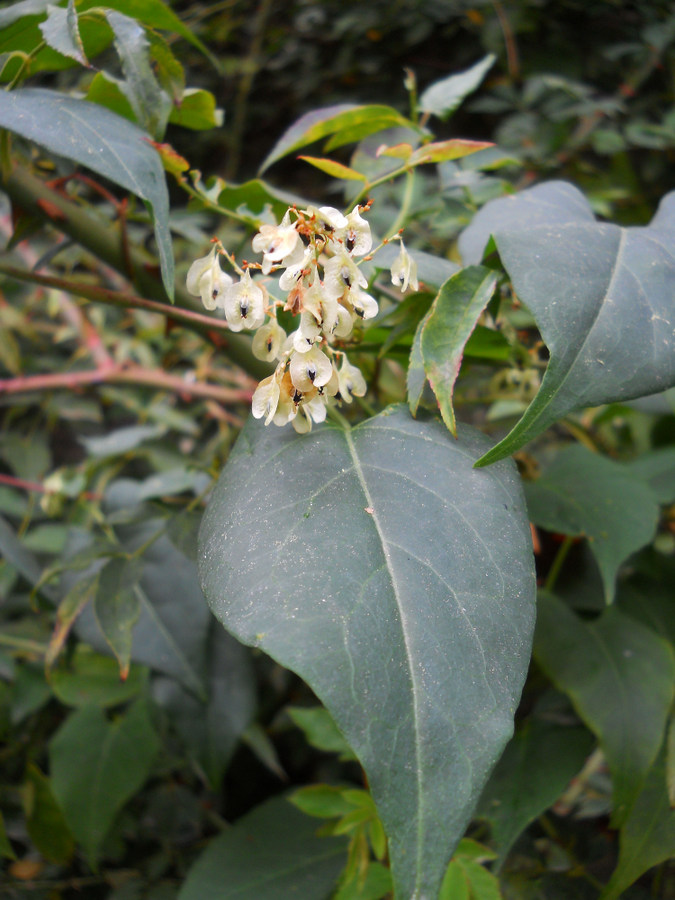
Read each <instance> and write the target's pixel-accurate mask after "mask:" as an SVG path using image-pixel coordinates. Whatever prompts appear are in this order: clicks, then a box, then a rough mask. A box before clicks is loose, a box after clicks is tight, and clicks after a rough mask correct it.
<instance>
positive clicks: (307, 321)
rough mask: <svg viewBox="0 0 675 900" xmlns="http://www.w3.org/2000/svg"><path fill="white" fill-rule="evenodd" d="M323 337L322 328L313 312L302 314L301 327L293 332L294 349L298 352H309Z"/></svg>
mask: <svg viewBox="0 0 675 900" xmlns="http://www.w3.org/2000/svg"><path fill="white" fill-rule="evenodd" d="M320 338H321V328H320V327H319V324H318V322H317V321H316V319H315V318H314V316H313V315H312V313H311V312H303V313H302V315H301V316H300V327H299V328H298V330H297V331H294V332H293V349H294V350H297V352H298V353H308V352H309V351H310V350H311V349H312V347H313V346H314V344H315V343H316V342H317V341H318V340H319V339H320Z"/></svg>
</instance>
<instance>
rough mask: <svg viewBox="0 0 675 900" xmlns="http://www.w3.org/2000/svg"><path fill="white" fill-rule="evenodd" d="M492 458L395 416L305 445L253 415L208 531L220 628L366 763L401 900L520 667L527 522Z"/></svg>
mask: <svg viewBox="0 0 675 900" xmlns="http://www.w3.org/2000/svg"><path fill="white" fill-rule="evenodd" d="M485 445H486V441H485V438H484V437H483V436H482V435H480V434H479V433H477V432H475V431H474V430H472V429H461V430H460V439H459V440H458V441H455V440H452V439H451V438H450V436H449V435H448V434H447V431H446V429H445V428H444V426H443V425H442V423H441V422H439V421H435V420H434V421H418V422H416V421H414V420H412V419H411V418H410V416H409V414H408V411H407V410H406V409H405V407H402V406H399V407H393V408H390V409H388V410H386V411H385V412H384V413H382V414H381V415H379V416H377V417H375V418H373V419H370V420H368V421H367V422H364V423H363V424H361V425H359V426H358V427H356V428H354V429H347V430H344V429H343V428H342V427H339V426H337V425H326V426H324V427H322V428H320V429H318V430H317V431H314V432H312V433H311V434H309V435H304V436H302V437H299V436H297V435H294V434H292V433H288V432H285V431H282V430H281V429H277V428H275V429H271V428H265V427H264V426H263V425H262V424H261V423H259V422H256V421H255V420H253V419H251V420H249V422H248V423H247V425H246V427H245V428H244V430H243V432H242V434H241V436H240V438H239V440H238V441H237V444H236V446H235V448H234V449H233V451H232V453H231V455H230V458H229V460H228V463H227V466H226V467H225V470H224V472H223V474H222V476H221V478H220V481H219V483H218V485H217V487H216V489H215V492H214V494H213V497H212V499H211V502H210V504H209V506H208V508H207V511H206V515H205V517H204V522H203V525H202V530H201V536H200V537H201V544H202V549H201V557H202V559H201V577H202V584H203V588H204V593H205V595H206V597H207V600H208V601H209V603H210V605H211V607H212V609H213V611H214V613H215V614H216V616H217V617H218V618H219V619H220V620H221V621H222V622H223V624H224V625H225V626H226V627H227V628H228V630H230V631H232V632H233V633H234V634H235V635H236V636H237V637H238V638H239V640H241V641H243V642H244V643H246V644H251V645H253V646H257V647H261V648H262V649H264V650H265V651H266V652H267V653H269V654H270V655H271V656H272V657H273V658H274V659H276V660H277V661H278V662H280V663H281V664H282V665H284V666H286V667H287V668H290V669H292V670H294V671H295V672H297V673H298V674H299V675H300V676H301V677H303V678H304V679H305V680H306V681H307V683H308V684H309V685H310V687H312V689H313V690H314V691H315V693H316V694H317V695H318V697H319V699H320V700H321V702H322V703H323V704H324V706H326V708H327V709H328V711H329V712H330V713H331V715H332V716H333V718H334V719H335V721H336V724H337V725H338V727H339V728H340V730H341V731H342V733H343V734H344V735H345V737H346V739H347V740H348V742H349V744H350V745H351V746H352V748H353V749H354V751H355V753H356V754H357V756H358V757H359V759H360V761H361V763H362V765H363V766H364V768H365V770H366V773H367V775H368V782H369V785H370V787H371V789H372V793H373V797H374V799H375V802H376V803H377V805H378V812H379V815H380V818H381V819H382V822H383V824H384V827H385V830H386V831H387V833H388V837H389V842H390V844H389V846H390V853H391V860H392V870H393V877H394V882H395V884H396V890H397V896H399V897H401V898H405V900H410V898H413V897H414V898H421V897H424V896H430V897H431V896H435V895H436V894H437V893H438V889H439V887H440V882H441V879H442V877H443V873H444V871H445V867H446V865H447V861H448V858H449V856H450V854H451V852H452V849H453V846H454V844H455V843H456V842H457V841H458V840H459V838H460V837H461V836H462V833H463V831H464V828H465V827H466V824H467V821H468V819H469V817H470V815H471V812H472V810H473V807H474V805H475V802H476V800H477V799H478V794H479V792H480V790H481V788H482V785H483V784H484V782H485V780H486V778H487V773H488V771H489V769H490V768H491V766H492V765H493V764H494V762H495V761H496V759H497V758H498V756H499V754H500V752H501V749H502V748H503V746H504V744H505V742H506V740H508V737H509V735H510V733H511V731H512V717H513V712H514V709H515V706H516V704H517V699H518V696H519V694H520V690H521V687H522V683H523V679H524V677H525V672H526V669H527V665H528V659H529V641H530V630H531V628H532V618H533V593H534V586H533V568H532V551H531V538H530V533H529V525H528V522H527V518H526V516H525V510H524V506H523V501H522V495H521V490H520V484H519V480H518V478H517V477H516V474H515V472H514V470H513V468H512V467H511V466H509V465H500V467H499V468H498V469H494V470H488V471H483V472H479V471H478V470H474V469H473V468H472V464H473V461H474V460H475V459H476V457H477V455H478V454H479V453H480V452H481V451H482V448H483V447H484V446H485ZM298 473H299V477H298ZM483 476H487V477H483ZM411 516H413V517H414V521H415V528H411V527H410V522H411ZM374 709H376V710H377V711H378V713H377V715H376V716H373V710H374ZM439 821H442V822H443V828H439V827H438V822H439Z"/></svg>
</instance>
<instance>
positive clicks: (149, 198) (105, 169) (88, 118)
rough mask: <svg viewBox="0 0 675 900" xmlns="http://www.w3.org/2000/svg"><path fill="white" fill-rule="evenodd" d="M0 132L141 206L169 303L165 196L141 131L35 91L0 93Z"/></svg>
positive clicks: (82, 103) (92, 108)
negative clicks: (148, 217)
mask: <svg viewBox="0 0 675 900" xmlns="http://www.w3.org/2000/svg"><path fill="white" fill-rule="evenodd" d="M0 126H1V127H3V128H7V129H8V130H9V131H13V132H15V133H16V134H20V135H21V136H22V137H24V138H26V139H27V140H30V141H34V142H35V143H36V144H40V145H41V146H42V147H45V148H46V149H47V150H49V151H51V152H52V153H57V154H58V155H59V156H65V157H66V158H67V159H72V160H73V161H74V162H77V163H80V164H81V165H83V166H87V167H88V168H89V169H92V170H93V171H94V172H97V173H98V174H99V175H102V176H103V177H104V178H108V179H110V181H112V182H114V183H115V184H118V185H120V186H121V187H123V188H124V189H125V190H127V191H131V192H132V193H134V194H136V195H137V196H138V197H140V198H141V199H142V200H144V201H145V203H146V204H147V206H148V208H149V210H150V211H151V213H152V217H153V222H154V228H155V238H156V240H157V252H158V254H159V260H160V263H161V267H162V279H163V282H164V287H165V289H166V292H167V294H168V295H169V297H171V298H173V290H174V283H173V279H174V269H173V250H172V245H171V234H170V232H169V224H168V218H169V194H168V191H167V188H166V182H165V179H164V170H163V168H162V163H161V160H160V158H159V155H158V154H157V152H156V151H155V150H154V149H153V147H152V146H151V145H150V143H148V140H149V139H148V135H147V134H145V132H144V131H141V129H140V128H138V127H137V126H136V125H134V124H133V123H132V122H129V121H128V120H127V119H124V118H122V117H120V116H117V115H115V113H112V112H110V110H108V109H104V108H103V107H102V106H98V105H97V104H96V103H89V102H88V101H87V100H79V99H77V98H76V97H69V96H68V95H66V94H59V93H57V92H56V91H48V90H43V89H41V88H21V89H19V90H16V91H9V92H7V91H2V92H0Z"/></svg>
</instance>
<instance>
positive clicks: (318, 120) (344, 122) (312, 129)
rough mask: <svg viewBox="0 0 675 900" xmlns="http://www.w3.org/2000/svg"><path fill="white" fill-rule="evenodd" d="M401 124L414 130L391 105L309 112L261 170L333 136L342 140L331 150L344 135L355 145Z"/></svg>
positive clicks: (347, 106) (343, 105)
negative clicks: (376, 133)
mask: <svg viewBox="0 0 675 900" xmlns="http://www.w3.org/2000/svg"><path fill="white" fill-rule="evenodd" d="M397 125H400V126H403V127H407V128H410V127H411V123H410V122H409V121H408V120H407V119H406V118H404V117H403V116H402V115H401V114H400V113H398V112H396V110H395V109H393V108H392V107H391V106H355V105H354V104H351V103H341V104H338V105H336V106H327V107H325V108H324V109H315V110H313V111H312V112H308V113H305V115H304V116H301V117H300V118H299V119H298V120H297V122H294V124H293V125H291V127H290V128H289V129H287V130H286V131H285V132H284V134H283V135H282V136H281V138H280V139H279V140H278V141H277V143H276V144H275V145H274V147H273V149H272V152H271V153H270V154H269V155H268V157H267V158H266V159H265V161H264V163H263V164H262V166H261V167H260V171H261V173H262V172H264V171H265V169H268V168H269V167H270V166H271V165H272V163H274V162H276V161H277V160H279V159H281V158H282V157H284V156H287V155H288V154H289V153H292V152H293V151H294V150H298V149H299V148H300V147H306V146H307V145H308V144H313V143H314V142H315V141H320V140H321V139H322V138H325V137H328V136H329V135H335V136H336V137H337V139H338V143H335V142H332V146H331V148H328V149H332V147H336V146H339V145H340V143H341V142H340V140H339V137H340V132H347V133H348V141H347V142H350V143H351V142H352V141H357V140H360V139H361V138H363V137H366V136H367V135H369V134H374V133H375V132H377V131H381V130H383V129H385V128H393V127H394V126H397ZM355 129H356V130H355Z"/></svg>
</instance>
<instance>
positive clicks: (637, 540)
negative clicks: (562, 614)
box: [525, 444, 659, 603]
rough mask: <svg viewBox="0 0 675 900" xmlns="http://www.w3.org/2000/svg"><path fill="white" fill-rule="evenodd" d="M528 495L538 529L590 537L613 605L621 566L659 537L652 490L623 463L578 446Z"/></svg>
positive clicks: (528, 489) (528, 490)
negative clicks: (629, 471)
mask: <svg viewBox="0 0 675 900" xmlns="http://www.w3.org/2000/svg"><path fill="white" fill-rule="evenodd" d="M525 496H526V498H527V508H528V511H529V513H530V518H531V520H532V521H533V522H534V523H535V525H539V526H541V527H542V528H546V530H547V531H552V532H560V533H561V534H568V535H573V536H577V535H583V536H585V537H587V538H588V541H589V547H590V549H591V551H592V553H593V555H594V556H595V559H596V560H597V563H598V566H599V568H600V573H601V575H602V583H603V585H604V589H605V600H606V602H607V603H611V602H612V600H613V598H614V583H615V581H616V574H617V572H618V570H619V566H620V565H621V563H622V562H623V561H624V560H625V559H627V558H628V557H629V556H630V555H631V554H632V553H634V552H635V551H636V550H639V549H640V547H644V546H645V544H648V543H649V542H650V541H651V539H652V538H653V537H654V534H655V533H656V526H657V524H658V519H659V509H658V506H657V505H656V503H655V502H654V498H653V495H652V492H651V491H650V489H649V488H648V487H647V486H646V485H645V484H643V483H641V482H639V481H637V480H636V479H634V478H632V477H631V475H630V474H629V473H628V472H626V470H625V468H624V467H623V466H622V465H620V464H619V463H615V462H613V461H612V460H611V459H607V457H604V456H600V455H599V454H598V453H593V452H592V451H590V450H588V449H587V448H586V447H583V446H581V445H580V444H576V445H573V446H569V447H565V448H564V449H563V450H561V451H560V453H558V454H557V455H556V457H555V458H554V460H553V462H552V463H551V465H550V466H548V468H547V469H545V470H544V473H543V474H542V475H541V477H540V478H538V479H537V480H536V481H533V482H528V483H527V484H526V485H525Z"/></svg>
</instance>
